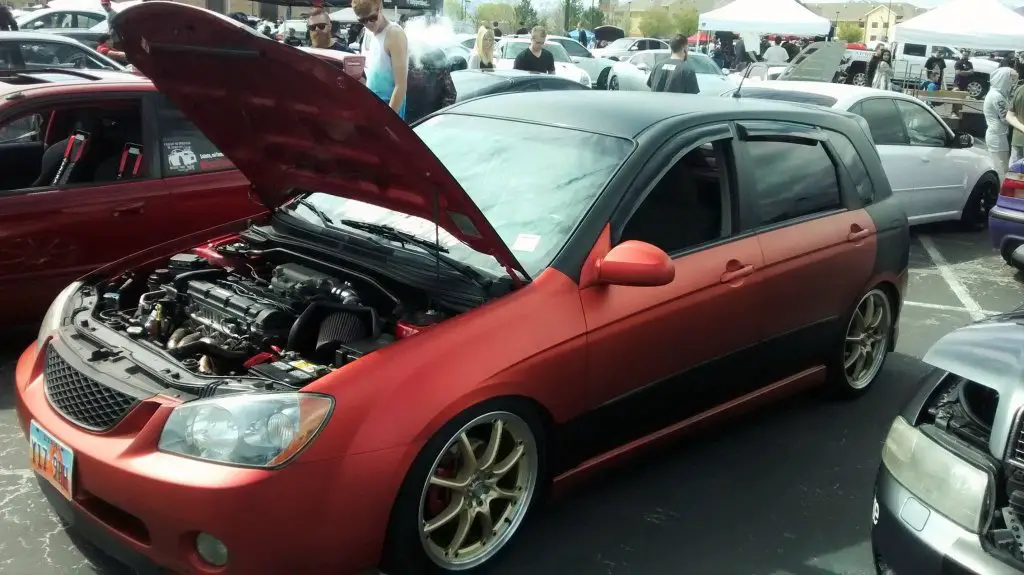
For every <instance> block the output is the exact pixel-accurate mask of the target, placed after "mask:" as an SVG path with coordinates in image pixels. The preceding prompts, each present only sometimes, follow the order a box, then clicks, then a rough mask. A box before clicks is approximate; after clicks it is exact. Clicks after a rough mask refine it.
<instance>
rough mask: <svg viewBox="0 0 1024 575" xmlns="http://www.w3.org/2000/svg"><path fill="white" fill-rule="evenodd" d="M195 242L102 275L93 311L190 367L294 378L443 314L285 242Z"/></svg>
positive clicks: (292, 382)
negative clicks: (105, 281) (154, 260)
mask: <svg viewBox="0 0 1024 575" xmlns="http://www.w3.org/2000/svg"><path fill="white" fill-rule="evenodd" d="M196 251H199V252H200V253H199V254H197V253H182V254H178V255H175V256H173V257H171V258H170V259H169V260H168V261H167V263H166V265H165V267H160V268H157V269H153V270H151V271H150V272H149V273H148V275H146V276H145V279H144V280H143V279H142V277H138V276H131V277H128V276H126V277H122V278H119V282H120V283H119V284H118V283H111V284H109V285H107V286H106V287H105V289H104V290H103V291H102V298H101V304H100V307H99V309H98V310H97V311H96V317H97V319H99V320H100V321H101V322H103V323H104V324H106V325H107V326H108V327H111V328H114V329H116V330H118V331H121V332H123V333H124V334H126V335H127V336H129V337H131V338H133V339H135V340H138V341H140V342H144V344H146V345H151V346H155V347H157V348H159V349H161V350H163V351H164V352H165V353H166V354H167V355H169V356H170V357H171V358H173V359H174V360H176V361H177V362H178V363H179V364H180V365H181V367H182V368H183V369H185V370H187V371H189V372H192V373H194V374H199V375H208V376H218V375H220V376H224V375H232V376H249V377H255V378H260V379H265V380H270V381H272V382H274V383H278V384H283V385H286V386H290V387H296V388H297V387H302V386H304V385H306V384H308V383H309V382H311V381H313V380H315V379H317V378H319V377H321V376H323V375H325V374H327V373H330V371H331V370H333V369H337V368H340V367H343V366H345V365H347V364H348V363H350V362H352V361H355V360H357V359H359V358H360V357H363V356H364V355H366V354H368V353H372V352H373V351H375V350H377V349H380V348H381V347H383V346H386V345H388V344H389V343H392V342H394V341H395V340H397V339H401V338H405V337H410V336H412V335H415V334H417V333H419V332H420V331H422V330H423V329H426V328H428V327H430V326H432V325H434V324H436V323H438V322H440V321H441V320H443V319H444V318H445V317H447V316H446V315H445V314H443V313H441V312H438V311H435V310H432V309H429V307H427V306H426V301H425V300H423V302H422V305H418V304H416V303H412V304H410V303H406V302H403V301H402V300H401V299H400V298H399V297H398V296H396V295H395V294H394V293H393V292H392V290H391V289H389V288H387V287H385V286H384V285H382V283H380V282H379V281H377V280H376V279H374V278H373V277H371V276H370V275H368V274H364V273H360V272H356V271H352V270H344V269H341V268H336V269H334V268H335V266H332V265H330V264H325V263H324V262H319V261H315V260H309V261H301V263H300V262H299V261H296V260H302V259H303V257H299V254H293V253H291V252H287V251H286V250H255V249H252V248H251V247H249V246H247V245H246V244H244V243H241V242H238V243H233V244H228V245H224V246H219V247H217V248H207V249H205V252H206V253H203V250H196ZM200 254H202V255H200ZM204 256H206V257H204ZM305 259H307V260H308V258H305ZM289 260H290V261H289ZM243 270H244V271H243ZM409 299H412V300H415V299H416V298H414V297H410V298H409Z"/></svg>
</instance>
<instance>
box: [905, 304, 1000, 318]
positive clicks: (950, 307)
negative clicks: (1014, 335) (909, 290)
mask: <svg viewBox="0 0 1024 575" xmlns="http://www.w3.org/2000/svg"><path fill="white" fill-rule="evenodd" d="M903 305H905V306H910V307H920V308H924V309H934V310H938V311H955V312H958V313H966V314H970V313H971V310H969V309H967V308H965V307H960V306H955V305H942V304H938V303H927V302H923V301H904V302H903ZM981 313H982V314H984V316H990V315H997V314H999V313H1002V312H998V311H991V310H987V309H983V310H981Z"/></svg>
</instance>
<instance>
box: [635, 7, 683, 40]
mask: <svg viewBox="0 0 1024 575" xmlns="http://www.w3.org/2000/svg"><path fill="white" fill-rule="evenodd" d="M637 27H638V28H640V33H641V34H643V35H644V36H647V37H648V38H667V37H669V36H672V35H674V34H675V30H674V28H675V25H674V24H673V23H672V16H671V15H670V14H669V12H668V8H665V7H663V6H659V7H657V8H651V9H650V10H648V11H646V12H644V15H643V17H641V18H640V24H638V25H637Z"/></svg>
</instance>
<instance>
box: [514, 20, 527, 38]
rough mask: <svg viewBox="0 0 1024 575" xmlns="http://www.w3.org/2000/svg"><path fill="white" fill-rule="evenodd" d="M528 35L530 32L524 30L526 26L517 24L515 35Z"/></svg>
mask: <svg viewBox="0 0 1024 575" xmlns="http://www.w3.org/2000/svg"><path fill="white" fill-rule="evenodd" d="M529 33H530V31H529V30H528V29H527V28H526V24H523V23H522V22H520V23H519V28H516V35H519V34H529Z"/></svg>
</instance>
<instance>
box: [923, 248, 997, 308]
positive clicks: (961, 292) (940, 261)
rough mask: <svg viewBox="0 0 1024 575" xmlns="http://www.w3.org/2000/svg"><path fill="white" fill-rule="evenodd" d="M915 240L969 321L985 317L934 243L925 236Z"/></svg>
mask: <svg viewBox="0 0 1024 575" xmlns="http://www.w3.org/2000/svg"><path fill="white" fill-rule="evenodd" d="M917 239H918V240H919V241H920V242H921V247H922V248H924V251H925V252H927V253H928V257H929V258H931V260H932V262H933V263H934V264H935V269H937V270H938V271H939V275H941V276H942V280H943V281H945V282H946V285H948V286H949V289H950V291H952V292H953V295H954V296H956V299H958V300H960V303H961V304H963V306H964V309H965V310H966V311H967V313H969V314H971V319H976V320H977V319H981V318H983V317H985V311H984V310H983V309H981V306H980V305H978V302H976V301H974V298H973V297H971V294H970V292H968V291H967V287H966V286H964V284H963V282H961V281H960V278H958V277H957V276H956V273H955V272H954V271H953V268H952V267H951V266H950V265H949V263H948V262H947V261H946V258H945V257H944V256H943V255H942V253H941V252H939V249H938V248H937V247H935V242H933V241H932V239H931V238H930V237H928V236H925V235H920V236H918V237H917Z"/></svg>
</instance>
